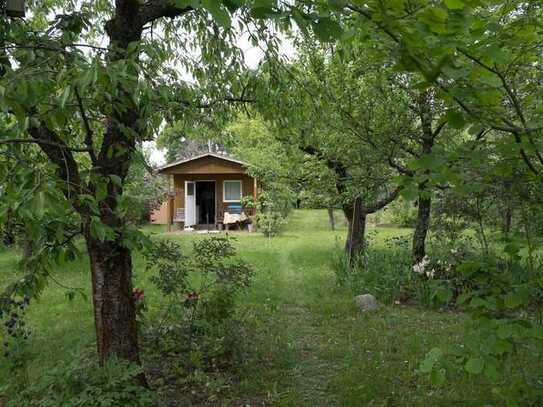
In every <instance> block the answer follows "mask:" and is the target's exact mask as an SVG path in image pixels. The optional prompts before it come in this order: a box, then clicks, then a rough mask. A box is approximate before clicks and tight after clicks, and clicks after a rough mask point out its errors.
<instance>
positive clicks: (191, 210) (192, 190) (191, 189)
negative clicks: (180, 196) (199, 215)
mask: <svg viewBox="0 0 543 407" xmlns="http://www.w3.org/2000/svg"><path fill="white" fill-rule="evenodd" d="M195 224H196V182H194V181H185V227H190V226H194V225H195Z"/></svg>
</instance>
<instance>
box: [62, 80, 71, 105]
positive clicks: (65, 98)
mask: <svg viewBox="0 0 543 407" xmlns="http://www.w3.org/2000/svg"><path fill="white" fill-rule="evenodd" d="M69 96H70V85H68V86H66V87H65V88H64V90H63V91H62V96H61V98H60V108H61V109H64V106H66V102H67V101H68V97H69Z"/></svg>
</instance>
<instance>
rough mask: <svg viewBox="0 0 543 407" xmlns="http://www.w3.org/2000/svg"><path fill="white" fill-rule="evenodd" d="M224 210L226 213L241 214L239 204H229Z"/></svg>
mask: <svg viewBox="0 0 543 407" xmlns="http://www.w3.org/2000/svg"><path fill="white" fill-rule="evenodd" d="M226 208H227V210H226V212H228V213H241V205H239V204H230V205H228V206H227V207H226Z"/></svg>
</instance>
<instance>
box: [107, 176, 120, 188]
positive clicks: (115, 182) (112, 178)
mask: <svg viewBox="0 0 543 407" xmlns="http://www.w3.org/2000/svg"><path fill="white" fill-rule="evenodd" d="M109 178H110V179H111V181H112V182H113V183H114V184H115V185H117V186H118V187H122V186H123V181H122V180H121V177H119V176H118V175H110V176H109Z"/></svg>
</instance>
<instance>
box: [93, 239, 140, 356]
mask: <svg viewBox="0 0 543 407" xmlns="http://www.w3.org/2000/svg"><path fill="white" fill-rule="evenodd" d="M86 240H87V250H88V253H89V256H90V264H91V274H92V300H93V304H94V321H95V325H96V344H97V350H98V356H99V359H100V363H101V364H103V363H104V362H105V361H106V360H107V359H108V358H109V357H110V356H113V355H114V356H115V357H118V358H121V359H124V360H127V361H129V362H133V363H140V360H139V356H138V355H139V352H138V350H139V348H138V330H137V325H136V309H135V304H134V300H133V298H132V258H131V253H130V250H129V249H127V248H126V247H123V246H121V244H120V243H119V242H118V241H103V242H102V241H100V240H97V239H95V238H93V237H90V236H87V237H86Z"/></svg>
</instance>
